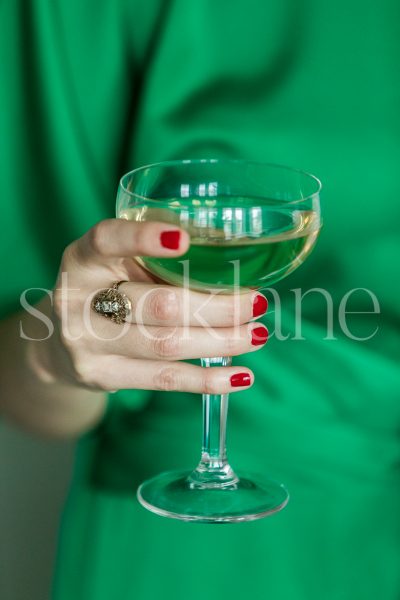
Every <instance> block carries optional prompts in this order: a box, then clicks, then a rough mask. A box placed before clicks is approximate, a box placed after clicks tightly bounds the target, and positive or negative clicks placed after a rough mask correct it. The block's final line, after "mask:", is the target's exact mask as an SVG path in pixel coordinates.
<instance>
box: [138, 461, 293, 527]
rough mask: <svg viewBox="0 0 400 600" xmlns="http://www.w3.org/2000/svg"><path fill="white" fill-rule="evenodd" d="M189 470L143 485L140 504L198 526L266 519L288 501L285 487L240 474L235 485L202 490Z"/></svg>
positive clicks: (152, 480) (168, 474) (140, 488)
mask: <svg viewBox="0 0 400 600" xmlns="http://www.w3.org/2000/svg"><path fill="white" fill-rule="evenodd" d="M191 475H192V471H168V472H166V473H161V474H160V475H157V476H156V477H153V478H152V479H149V480H148V481H145V482H144V483H142V485H141V486H140V487H139V489H138V491H137V497H138V500H139V502H140V503H141V504H142V506H144V507H145V508H147V510H150V511H152V512H154V513H156V514H157V515H161V516H163V517H170V518H173V519H181V520H182V521H197V522H199V523H237V522H240V521H253V520H254V519H262V518H263V517H268V516H269V515H272V514H273V513H275V512H278V511H279V510H282V508H284V507H285V506H286V504H287V503H288V501H289V494H288V492H287V490H286V488H285V487H284V486H283V485H282V484H280V483H277V482H275V481H272V480H269V479H264V478H262V477H259V476H252V475H248V474H246V473H239V474H238V476H239V481H238V482H237V483H234V484H229V485H226V486H225V485H222V486H218V487H213V488H212V487H211V488H210V487H208V488H202V487H199V486H197V485H193V484H192V483H191V482H190V479H189V477H190V476H191Z"/></svg>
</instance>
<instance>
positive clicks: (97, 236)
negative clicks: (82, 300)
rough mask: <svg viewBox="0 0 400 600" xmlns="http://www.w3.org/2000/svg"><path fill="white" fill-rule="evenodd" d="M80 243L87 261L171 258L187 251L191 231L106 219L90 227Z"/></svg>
mask: <svg viewBox="0 0 400 600" xmlns="http://www.w3.org/2000/svg"><path fill="white" fill-rule="evenodd" d="M76 245H77V247H76V250H77V253H78V254H79V256H80V258H81V260H82V261H84V262H85V261H96V262H99V261H100V262H102V261H104V260H105V259H107V258H123V257H133V256H159V257H170V258H171V257H173V256H179V255H181V254H184V253H185V252H186V251H187V249H188V247H189V234H188V233H187V232H186V231H184V230H183V229H179V228H178V227H176V226H174V225H171V224H168V223H158V222H150V221H149V222H146V223H140V222H136V221H126V220H125V219H106V220H105V221H100V222H99V223H97V224H96V225H95V226H94V227H92V228H91V229H89V231H88V232H87V233H86V234H85V235H84V236H82V237H81V238H80V239H79V240H77V242H76Z"/></svg>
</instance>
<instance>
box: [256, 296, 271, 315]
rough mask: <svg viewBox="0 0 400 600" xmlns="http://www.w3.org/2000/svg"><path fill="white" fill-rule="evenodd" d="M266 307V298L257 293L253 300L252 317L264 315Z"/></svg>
mask: <svg viewBox="0 0 400 600" xmlns="http://www.w3.org/2000/svg"><path fill="white" fill-rule="evenodd" d="M267 308H268V300H267V299H266V298H265V297H264V296H261V294H258V295H257V296H256V297H255V298H254V301H253V317H259V316H260V315H264V314H265V313H266V312H267Z"/></svg>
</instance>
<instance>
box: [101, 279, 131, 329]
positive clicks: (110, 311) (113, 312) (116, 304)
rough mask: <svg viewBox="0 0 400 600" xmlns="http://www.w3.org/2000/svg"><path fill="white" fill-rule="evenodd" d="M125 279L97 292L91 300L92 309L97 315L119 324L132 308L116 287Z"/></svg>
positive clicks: (123, 321) (127, 299)
mask: <svg viewBox="0 0 400 600" xmlns="http://www.w3.org/2000/svg"><path fill="white" fill-rule="evenodd" d="M121 283H128V282H127V281H116V282H115V283H113V284H112V286H111V287H110V288H108V289H105V290H101V291H100V292H98V293H97V294H96V295H95V296H94V297H93V300H92V309H93V310H94V311H95V312H96V313H97V314H99V315H103V317H106V318H107V319H111V321H113V322H114V323H117V324H118V325H121V324H122V323H125V321H126V317H127V316H128V315H129V314H130V312H131V310H132V306H131V302H130V300H129V298H128V297H127V296H125V294H121V292H120V291H119V290H118V287H119V286H120V285H121Z"/></svg>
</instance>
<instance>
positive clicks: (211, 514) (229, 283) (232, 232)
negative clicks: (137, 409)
mask: <svg viewBox="0 0 400 600" xmlns="http://www.w3.org/2000/svg"><path fill="white" fill-rule="evenodd" d="M320 189H321V184H320V182H319V181H318V179H316V177H314V176H313V175H309V174H307V173H305V172H302V171H299V170H295V169H290V168H287V167H283V166H278V165H271V164H261V163H254V162H247V161H236V160H231V161H229V160H209V159H207V160H183V161H171V162H165V163H158V164H154V165H149V166H145V167H141V168H139V169H136V170H134V171H131V172H130V173H128V174H126V175H125V176H123V177H122V179H121V181H120V185H119V189H118V197H117V217H119V218H123V219H129V220H134V221H162V222H166V223H170V224H175V225H177V226H179V227H181V228H183V229H185V230H186V231H187V232H188V233H189V234H190V238H191V245H190V248H189V250H188V252H187V253H186V254H185V255H183V256H181V257H178V258H154V257H144V256H142V257H135V258H136V260H137V261H138V262H139V263H140V264H141V265H142V266H143V267H144V268H145V269H147V270H148V271H149V272H150V273H151V274H152V275H153V276H154V277H155V278H157V279H159V280H162V281H164V282H166V283H168V284H173V285H177V286H189V287H190V288H191V289H195V290H198V291H201V292H205V293H210V292H218V293H226V294H233V293H242V292H243V291H249V289H252V290H258V289H261V288H263V287H266V286H269V285H270V284H272V283H274V282H276V281H278V280H280V279H282V278H283V277H286V276H287V275H288V274H289V273H291V272H292V271H294V269H296V268H297V267H298V266H300V265H301V263H302V262H303V261H304V260H305V259H306V257H307V256H308V255H309V254H310V252H311V250H312V248H313V246H314V244H315V242H316V240H317V237H318V233H319V231H320V228H321V223H322V222H321V215H320V201H319V193H320ZM231 360H232V359H231V357H210V358H204V359H201V364H202V366H203V367H204V368H212V367H214V366H229V365H231ZM227 410H228V394H223V395H210V394H205V395H203V444H202V451H201V458H200V462H199V464H198V466H197V467H196V468H195V469H194V470H192V471H169V472H166V473H162V474H160V475H158V476H156V477H153V478H152V479H150V480H148V481H145V482H144V483H142V484H141V486H140V487H139V489H138V492H137V496H138V499H139V501H140V502H141V504H142V505H143V506H144V507H145V508H147V509H148V510H151V511H153V512H155V513H157V514H158V515H163V516H166V517H172V518H176V519H182V520H185V521H200V522H206V523H227V522H237V521H249V520H252V519H259V518H262V517H266V516H268V515H271V514H272V513H275V512H277V511H279V510H281V509H282V508H283V507H284V506H285V505H286V504H287V502H288V499H289V495H288V492H287V490H286V488H285V487H284V485H282V484H281V483H277V482H275V481H273V480H271V479H269V478H267V477H266V476H264V475H263V474H261V475H254V474H248V473H241V472H239V473H236V472H235V471H233V469H232V468H231V466H230V465H229V463H228V460H227V454H226V446H225V439H226V418H227Z"/></svg>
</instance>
